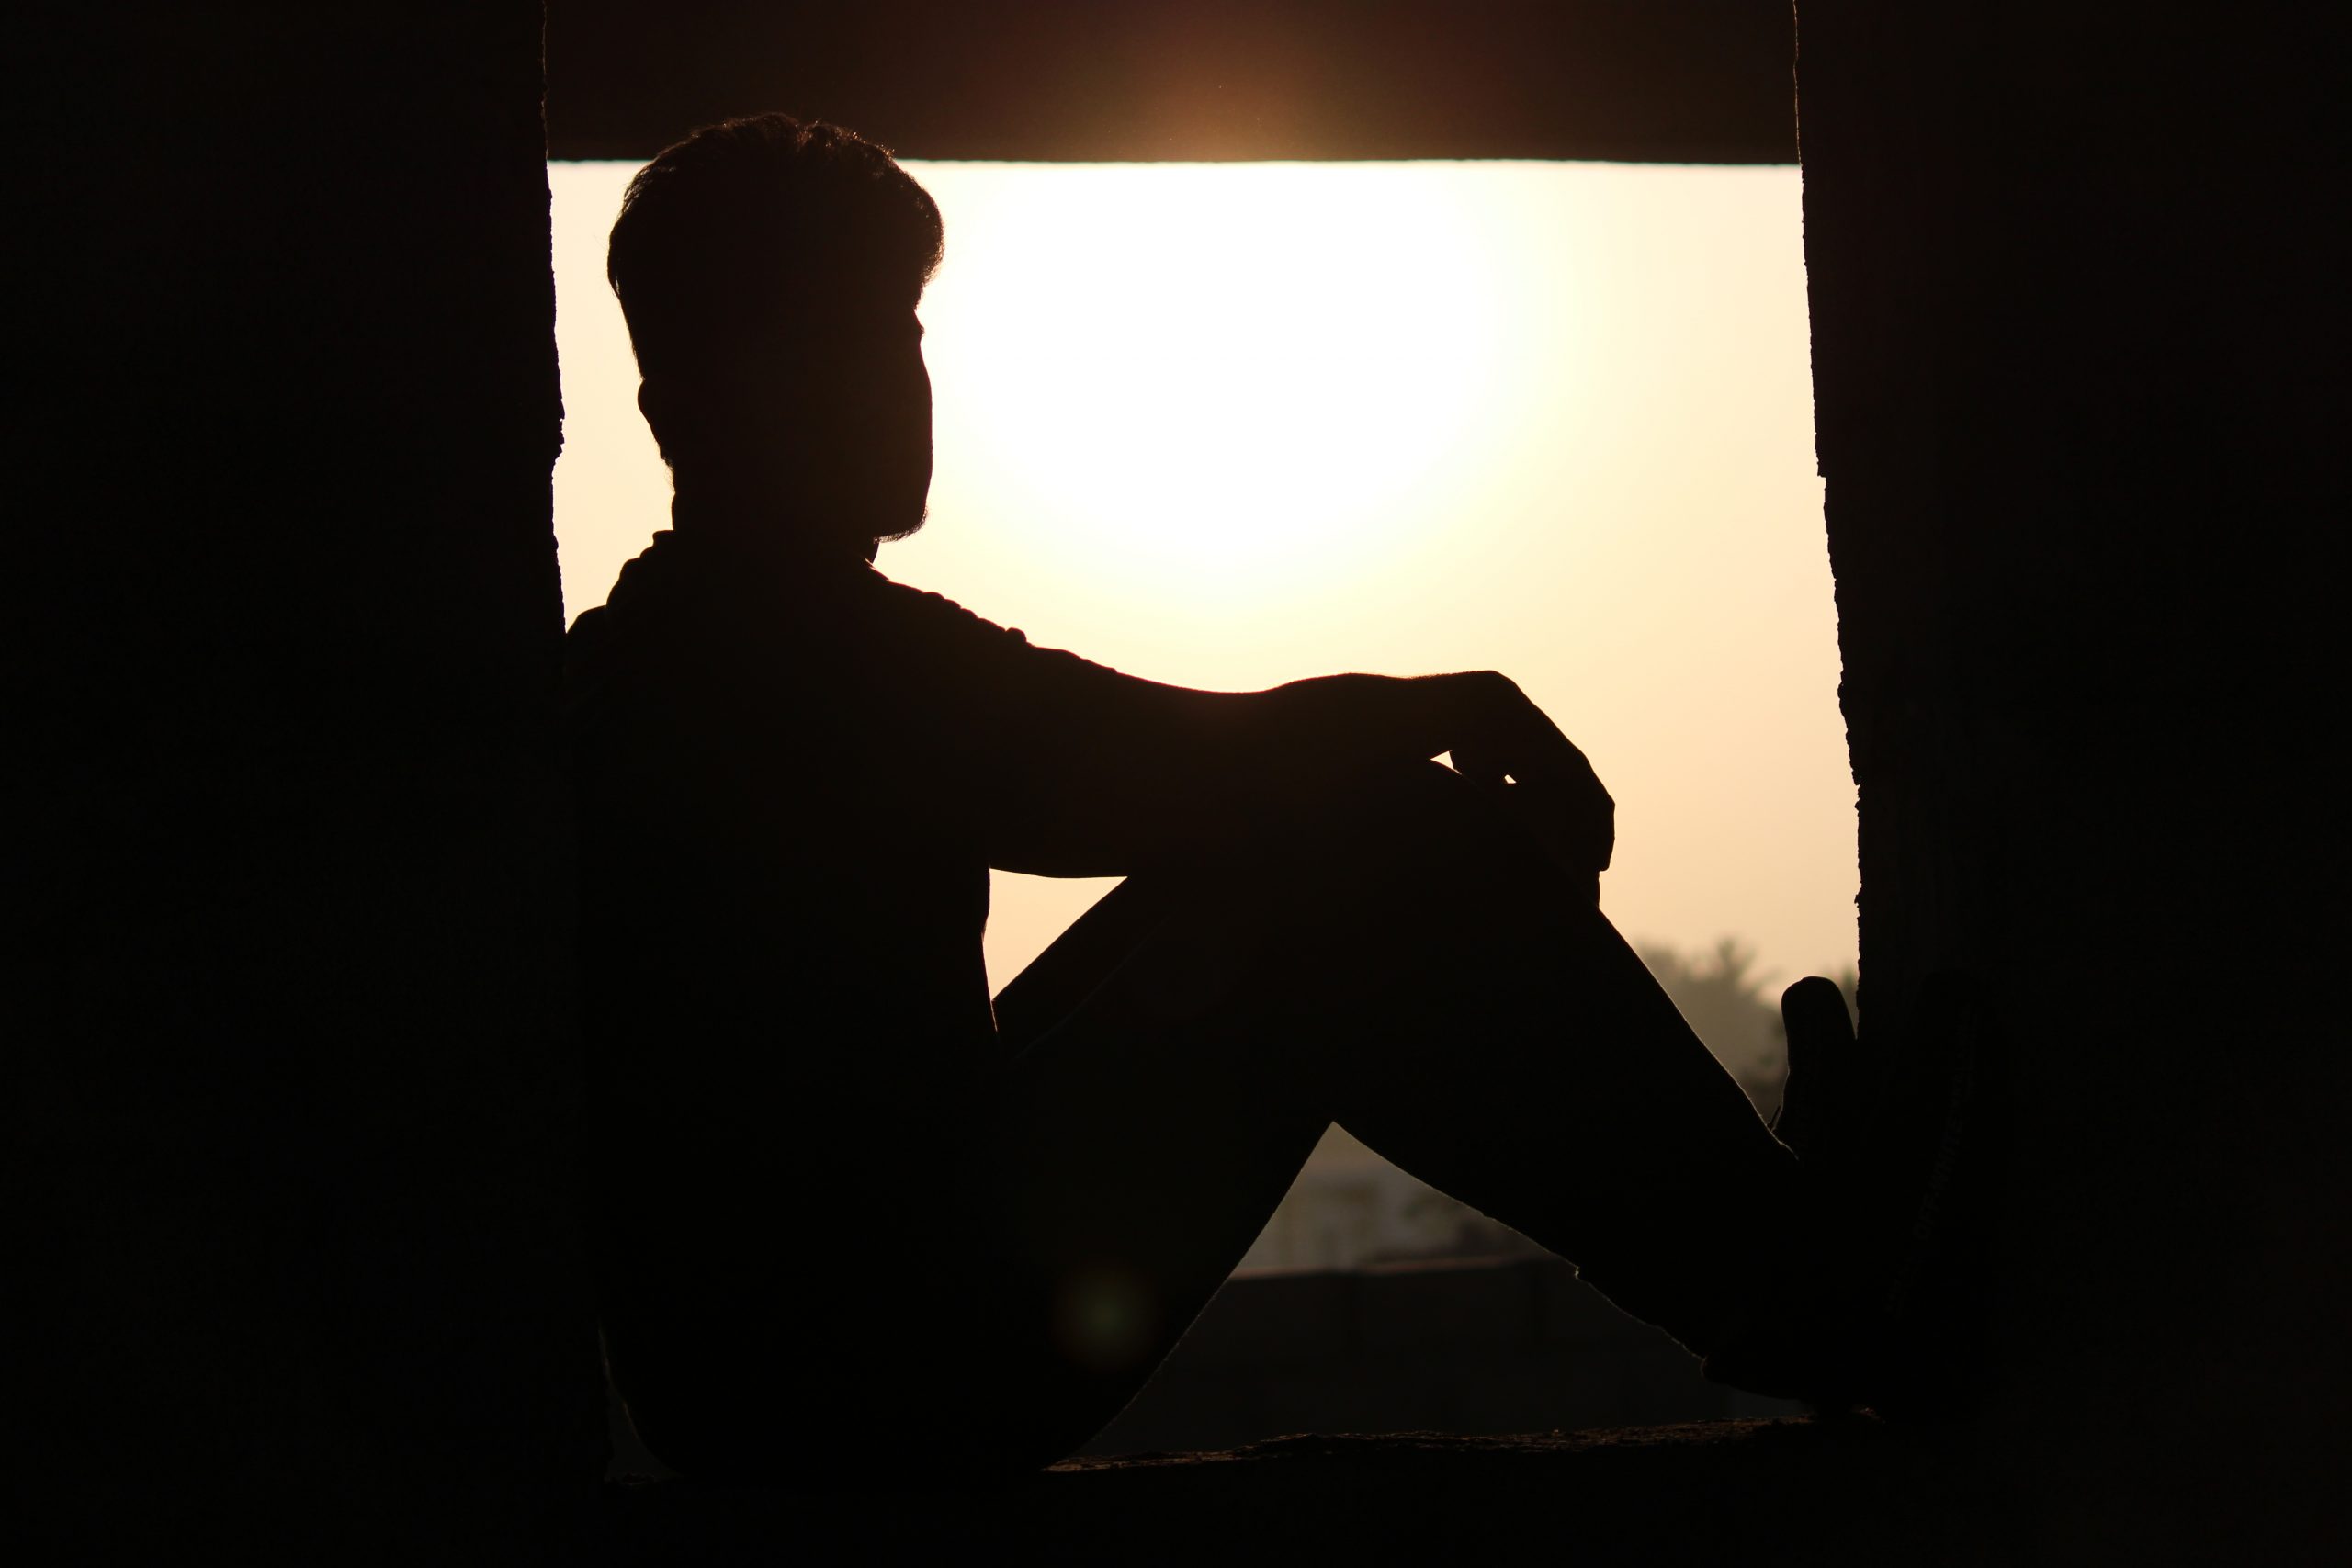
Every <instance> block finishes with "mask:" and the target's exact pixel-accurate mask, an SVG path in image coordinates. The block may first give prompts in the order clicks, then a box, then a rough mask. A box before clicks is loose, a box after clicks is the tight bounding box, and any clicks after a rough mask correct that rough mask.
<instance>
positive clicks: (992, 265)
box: [550, 164, 1855, 983]
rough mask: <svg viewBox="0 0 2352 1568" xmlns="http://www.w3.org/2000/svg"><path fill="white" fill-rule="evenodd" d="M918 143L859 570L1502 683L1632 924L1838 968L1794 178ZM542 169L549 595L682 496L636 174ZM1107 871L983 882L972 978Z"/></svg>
mask: <svg viewBox="0 0 2352 1568" xmlns="http://www.w3.org/2000/svg"><path fill="white" fill-rule="evenodd" d="M909 167H910V169H911V170H912V172H913V173H914V174H915V175H916V177H917V178H919V179H921V180H922V182H923V183H924V185H925V186H928V187H929V188H930V189H931V191H932V193H933V195H934V196H935V197H937V198H938V201H939V204H940V207H941V209H942V210H943V212H944V215H945V218H946V223H947V261H946V265H945V266H944V269H943V270H942V271H941V273H940V275H939V278H938V280H937V282H936V283H934V284H933V288H932V290H931V292H930V294H929V295H928V296H927V297H926V299H925V300H924V304H923V311H922V314H923V320H924V322H925V324H926V327H927V328H928V335H927V337H926V340H925V350H926V353H927V355H928V356H929V359H930V363H931V367H932V375H933V383H934V386H935V388H936V399H937V433H936V445H937V452H938V460H937V479H936V482H935V484H934V486H933V492H932V508H931V514H932V521H931V525H930V526H929V527H928V528H926V529H925V530H924V531H923V533H922V534H921V535H919V536H917V537H915V538H914V539H911V540H909V541H907V542H905V543H902V544H898V545H893V546H889V547H887V548H886V549H885V550H884V551H883V554H882V558H881V561H880V563H879V564H880V565H881V567H882V569H883V570H885V571H887V572H888V573H889V574H890V575H891V576H893V577H895V578H898V579H899V580H900V581H906V582H910V583H913V584H916V585H917V586H920V587H923V588H931V589H936V590H938V591H939V592H944V593H945V594H947V595H948V596H950V597H951V598H954V599H956V600H958V601H960V602H961V603H963V604H967V605H968V606H970V607H971V608H973V609H975V610H977V611H978V612H979V613H980V614H982V615H987V616H989V618H990V619H992V620H996V621H999V622H1001V623H1003V624H1005V625H1009V626H1020V627H1022V628H1023V629H1024V630H1025V631H1027V632H1028V634H1029V635H1030V637H1032V639H1033V640H1035V641H1037V642H1040V643H1044V644H1046V645H1049V646H1054V647H1061V648H1069V649H1075V650H1077V651H1079V652H1080V653H1083V654H1085V655H1087V656H1088V657H1090V658H1092V659H1096V660H1101V661H1103V662H1105V663H1109V664H1113V665H1116V666H1117V667H1119V668H1121V669H1124V670H1128V671H1133V672H1134V673H1136V674H1139V675H1146V676H1150V677H1152V678H1155V679H1159V680H1168V681H1176V682H1183V683H1186V684H1190V685H1198V686H1206V687H1219V688H1227V689H1243V688H1254V687H1259V686H1263V685H1268V684H1272V683H1273V682H1280V681H1284V680H1289V679H1292V678H1295V677H1297V676H1302V675H1311V674H1320V673H1327V672H1329V671H1337V670H1373V671H1387V672H1391V673H1398V674H1411V673H1419V672H1424V671H1440V670H1466V669H1481V668H1491V669H1499V670H1502V671H1505V672H1507V673H1509V674H1510V675H1511V676H1512V677H1513V678H1514V679H1516V680H1517V681H1518V682H1520V684H1521V686H1522V687H1524V688H1525V689H1526V690H1527V691H1528V693H1529V694H1531V695H1532V696H1533V697H1534V698H1535V699H1536V701H1537V702H1539V703H1540V704H1542V705H1544V708H1545V709H1546V711H1548V712H1550V713H1551V714H1552V715H1553V716H1555V718H1556V719H1558V721H1559V722H1560V724H1561V726H1562V728H1565V729H1566V730H1567V731H1568V733H1569V734H1570V735H1571V736H1573V737H1574V738H1575V739H1577V742H1578V743H1579V744H1580V745H1582V746H1583V747H1584V749H1585V750H1586V751H1587V752H1588V754H1589V755H1590V756H1591V757H1592V759H1593V761H1594V763H1595V765H1596V766H1597V767H1598V768H1599V770H1600V775H1601V777H1602V778H1603V779H1604V780H1605V781H1607V783H1608V784H1609V785H1610V788H1611V791H1612V793H1613V794H1614V795H1616V798H1617V800H1618V803H1619V813H1618V834H1619V840H1618V842H1619V849H1618V857H1617V863H1616V866H1615V868H1614V869H1613V870H1611V872H1610V874H1608V876H1607V877H1606V878H1604V879H1603V895H1602V896H1603V906H1604V908H1606V910H1607V911H1608V913H1609V914H1610V916H1611V919H1614V920H1615V921H1616V923H1617V925H1618V927H1619V928H1620V929H1621V930H1623V931H1625V932H1626V933H1627V934H1628V935H1629V936H1631V937H1633V938H1634V939H1636V940H1660V941H1664V942H1669V943H1671V944H1673V945H1675V946H1677V947H1679V948H1682V949H1684V950H1686V951H1695V950H1701V949H1704V948H1706V947H1708V946H1710V945H1712V943H1713V942H1714V940H1715V939H1716V938H1718V937H1720V936H1723V935H1726V934H1729V935H1736V936H1738V937H1739V938H1741V939H1743V940H1744V941H1746V942H1749V943H1751V944H1752V945H1753V946H1755V947H1756V948H1757V949H1758V951H1759V953H1760V956H1761V964H1760V967H1762V968H1764V969H1766V970H1770V971H1775V972H1777V973H1778V975H1779V976H1781V978H1783V979H1789V978H1793V977H1795V976H1797V975H1799V974H1804V973H1835V972H1836V971H1837V970H1838V969H1839V968H1841V967H1842V966H1844V965H1845V964H1849V963H1850V962H1851V961H1852V958H1853V953H1854V910H1853V896H1854V886H1855V873H1854V817H1853V799H1854V795H1853V784H1852V782H1851V779H1850V777H1849V774H1848V773H1847V769H1846V758H1845V735H1844V727H1843V724H1842V721H1841V720H1840V718H1839V716H1838V707H1837V688H1838V653H1837V644H1836V621H1835V614H1834V610H1833V608H1832V604H1831V598H1830V583H1829V572H1828V563H1827V559H1826V552H1825V546H1824V540H1823V535H1822V525H1821V491H1820V484H1819V481H1818V480H1817V479H1815V476H1814V470H1813V431H1812V401H1811V399H1812V390H1811V378H1810V367H1809V362H1808V342H1807V336H1806V325H1805V316H1804V268H1803V256H1802V247H1801V243H1800V240H1799V226H1798V184H1797V175H1796V172H1795V171H1794V170H1792V169H1722V168H1675V167H1640V166H1630V165H1610V164H1241V165H1216V166H1208V165H1165V164H1155V165H1112V166H1069V165H1051V166H1027V165H1004V164H910V165H909ZM550 174H551V177H552V180H553V184H554V193H555V218H556V251H555V254H556V268H557V292H558V304H559V310H560V313H559V317H558V322H557V326H558V335H559V340H560V348H561V351H562V355H563V377H564V400H565V414H566V420H565V429H566V447H565V453H564V457H563V461H562V462H561V463H560V465H559V466H558V468H557V475H556V518H557V530H558V535H559V537H560V541H561V545H562V549H563V557H564V568H565V579H566V587H567V600H568V604H569V608H570V610H571V613H572V614H575V615H576V614H577V613H578V612H579V611H580V610H582V609H584V608H586V607H587V606H588V605H591V604H596V603H599V602H600V601H601V600H602V598H603V596H604V593H605V589H606V587H607V585H609V584H610V582H611V581H612V580H613V576H614V574H615V572H616V570H618V568H619V566H620V564H621V562H622V561H624V560H626V559H627V558H628V557H630V556H632V555H634V554H636V553H637V551H639V549H641V548H643V547H644V545H645V542H646V540H647V538H648V537H649V536H650V534H651V533H652V532H653V530H654V529H656V528H659V527H662V526H665V525H666V524H667V513H668V489H667V484H666V481H665V478H664V475H663V473H662V468H661V465H660V463H659V461H658V459H657V458H656V457H654V455H653V450H652V446H651V443H650V439H649V438H648V437H647V436H646V434H645V433H644V429H643V426H642V424H641V423H640V422H639V419H638V417H637V413H636V410H635V407H634V403H633V398H634V392H635V388H636V378H635V374H634V371H633V368H632V367H631V365H630V361H629V356H628V340H627V337H626V335H625V333H624V332H623V330H622V327H621V322H620V317H619V312H618V310H617V309H616V307H615V306H614V305H613V303H612V301H611V298H610V296H609V294H608V293H607V292H606V290H605V287H604V281H603V276H602V266H603V255H604V234H605V230H606V229H607V228H608V227H609V226H610V224H611V221H612V215H613V213H614V211H615V209H616V206H617V204H618V200H619V195H620V189H621V186H622V185H623V184H624V183H625V182H626V181H627V178H628V174H629V169H628V166H626V165H618V164H559V165H556V166H555V167H554V168H553V169H552V170H551V171H550ZM875 830H876V832H881V833H887V832H888V831H890V830H891V829H890V827H889V825H888V824H887V823H884V824H876V828H875ZM1102 886H1103V885H1101V884H1094V883H1075V884H1072V883H1052V882H1046V881H1043V880H1040V879H1035V878H1026V877H1010V876H1000V877H999V878H998V879H997V904H996V912H995V914H994V916H993V917H992V919H991V920H990V925H989V965H990V969H991V973H992V974H993V976H994V977H995V978H996V979H997V981H998V982H999V983H1001V982H1002V981H1003V980H1004V979H1005V978H1006V977H1007V976H1009V974H1010V973H1011V972H1012V970H1014V969H1016V968H1018V966H1019V965H1020V964H1022V963H1023V962H1025V961H1026V960H1027V958H1028V957H1029V956H1030V955H1031V954H1033V953H1035V952H1036V951H1037V949H1038V948H1040V947H1042V946H1043V945H1044V944H1045V942H1047V941H1048V940H1050V939H1051V937H1052V935H1053V934H1054V932H1055V931H1057V930H1058V929H1059V927H1060V925H1061V924H1062V923H1064V922H1065V921H1067V920H1068V919H1069V918H1071V917H1072V916H1073V915H1075V914H1076V913H1077V911H1078V910H1079V909H1080V908H1082V907H1083V906H1084V904H1085V903H1086V902H1087V901H1089V900H1091V898H1092V897H1096V896H1098V895H1099V894H1100V892H1101V891H1102Z"/></svg>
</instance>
